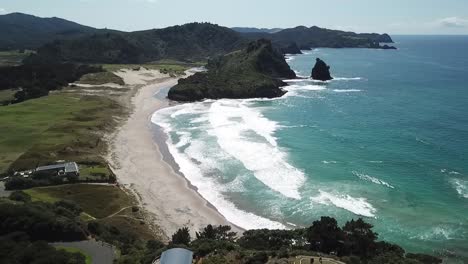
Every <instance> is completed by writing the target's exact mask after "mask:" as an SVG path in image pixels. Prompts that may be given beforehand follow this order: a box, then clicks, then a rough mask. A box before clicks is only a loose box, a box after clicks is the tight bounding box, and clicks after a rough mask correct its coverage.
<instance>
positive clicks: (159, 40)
mask: <svg viewBox="0 0 468 264" xmlns="http://www.w3.org/2000/svg"><path fill="white" fill-rule="evenodd" d="M244 43H246V41H245V40H244V39H243V38H242V37H241V36H240V35H239V34H238V33H237V32H235V31H233V30H231V29H229V28H225V27H221V26H218V25H215V24H210V23H190V24H185V25H182V26H173V27H168V28H164V29H153V30H146V31H137V32H130V33H124V32H105V33H100V32H98V33H95V34H92V35H88V36H84V37H79V38H75V39H65V40H64V39H62V40H56V41H54V42H52V43H49V44H46V45H44V46H43V47H41V48H39V49H38V51H37V56H36V59H40V60H41V61H44V60H46V61H47V60H54V61H57V60H58V61H74V62H86V63H145V62H151V61H157V60H161V59H172V60H179V61H202V60H207V59H209V58H211V57H214V56H217V55H221V54H226V53H228V52H231V51H233V50H235V49H238V48H239V47H241V46H242V45H243V44H244Z"/></svg>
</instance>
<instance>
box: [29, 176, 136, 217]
mask: <svg viewBox="0 0 468 264" xmlns="http://www.w3.org/2000/svg"><path fill="white" fill-rule="evenodd" d="M25 192H26V193H28V194H29V195H31V197H32V199H33V201H44V202H55V201H59V200H69V201H73V202H75V203H76V204H78V205H79V206H80V207H81V208H82V209H83V211H84V212H85V213H87V214H89V215H91V216H92V217H95V218H98V219H99V218H105V217H107V216H110V215H112V214H114V213H116V212H118V211H119V210H120V209H122V208H125V207H128V206H131V205H133V204H134V201H132V199H131V198H130V196H128V195H127V194H126V193H125V192H123V191H122V190H121V189H119V188H118V187H115V186H108V185H91V184H70V185H61V186H52V187H41V188H33V189H29V190H26V191H25Z"/></svg>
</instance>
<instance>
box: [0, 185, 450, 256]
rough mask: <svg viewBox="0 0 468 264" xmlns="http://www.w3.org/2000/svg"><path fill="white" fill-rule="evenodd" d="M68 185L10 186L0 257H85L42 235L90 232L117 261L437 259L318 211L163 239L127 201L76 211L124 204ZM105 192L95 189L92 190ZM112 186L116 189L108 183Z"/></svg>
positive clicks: (61, 237) (0, 212) (76, 236)
mask: <svg viewBox="0 0 468 264" xmlns="http://www.w3.org/2000/svg"><path fill="white" fill-rule="evenodd" d="M69 186H70V187H69V190H68V191H66V192H62V191H59V190H58V188H57V189H56V190H52V189H53V188H39V189H33V191H28V192H21V191H18V192H15V193H13V194H12V195H11V196H10V198H9V199H5V198H3V199H0V243H2V245H4V246H5V247H4V248H8V249H11V251H5V250H0V259H2V258H3V259H8V258H9V257H11V256H18V257H20V258H22V257H25V258H31V256H30V255H34V254H35V253H34V252H32V251H31V252H29V251H25V252H24V254H25V256H23V255H22V254H16V252H17V251H16V250H17V249H15V248H16V247H17V246H18V245H23V246H24V247H26V248H38V247H41V248H44V250H47V252H50V254H52V255H54V256H55V255H60V256H62V257H63V261H60V262H56V263H85V262H84V261H86V257H85V255H83V254H80V252H71V251H70V250H68V251H66V250H58V251H57V249H54V248H51V247H49V246H48V245H47V244H46V243H44V242H54V241H79V240H85V239H87V237H88V236H89V235H91V236H93V237H95V238H96V239H98V240H102V241H105V242H108V243H111V244H113V245H115V246H117V248H118V250H119V252H120V258H118V260H117V263H142V264H146V263H148V264H149V263H152V262H153V261H154V259H156V258H158V257H159V256H160V255H161V254H162V252H163V251H165V250H167V249H169V248H173V247H183V248H188V249H190V250H192V251H193V252H194V255H195V257H196V259H201V260H202V261H203V263H239V264H241V263H288V261H289V260H291V259H293V258H294V257H295V256H318V255H321V256H324V257H328V258H331V259H335V260H340V261H343V262H345V263H353V264H354V263H356V264H357V263H363V264H364V263H366V264H367V263H372V264H373V263H376V264H377V263H381V264H382V263H383V264H385V263H388V264H390V263H408V264H438V263H441V260H440V259H438V258H436V257H433V256H430V255H425V254H411V253H406V252H405V251H404V250H403V249H402V248H401V247H399V246H398V245H395V244H391V243H388V242H384V241H379V240H378V235H377V234H376V233H375V232H374V231H373V230H372V225H371V224H368V223H366V222H365V221H363V220H362V219H357V220H351V221H348V222H346V223H345V224H344V225H343V226H342V227H340V226H338V224H337V222H336V220H335V219H333V218H331V217H322V218H321V219H319V220H317V221H314V222H313V223H312V225H311V226H309V227H306V228H300V229H295V230H267V229H260V230H248V231H245V232H244V233H243V234H242V235H240V234H236V233H235V232H232V231H231V227H230V226H213V225H208V226H206V227H205V228H203V229H202V230H199V231H198V232H195V237H191V232H190V230H189V228H187V227H182V228H180V229H179V230H178V231H177V232H176V233H175V234H174V235H173V236H172V240H171V241H170V242H169V243H165V242H164V240H163V239H162V238H161V237H158V236H155V235H154V233H153V231H152V230H150V229H149V227H148V226H147V225H146V224H144V223H143V222H142V221H141V220H140V221H139V222H138V221H134V220H138V214H139V210H137V208H135V207H133V206H132V207H131V208H128V209H130V210H129V211H126V207H122V208H121V209H120V210H118V209H117V208H114V209H116V210H117V211H116V212H114V213H112V214H110V215H107V216H104V214H102V215H99V214H98V213H96V212H94V215H95V216H98V215H99V216H100V217H99V218H95V217H92V218H88V219H84V218H83V217H82V215H83V213H91V212H93V210H96V209H97V207H99V206H97V207H96V208H92V207H93V204H104V202H103V201H111V202H114V204H116V205H117V203H118V202H119V203H123V204H122V205H120V206H124V205H125V203H126V202H125V201H123V202H122V200H119V199H116V200H115V201H112V198H111V196H113V195H111V196H108V195H107V196H105V197H101V196H100V197H89V196H90V195H89V194H87V195H86V196H88V197H85V195H84V194H83V195H81V194H79V193H80V192H81V188H83V187H80V185H69ZM62 187H65V186H62ZM86 188H88V187H86ZM89 188H98V187H97V186H92V187H89ZM99 188H115V187H110V186H101V187H99ZM70 192H72V193H71V194H69V193H70ZM108 192H109V191H108V190H107V191H106V190H104V189H101V190H99V192H94V193H93V194H99V193H108ZM115 192H118V189H115V190H112V191H110V193H115ZM30 194H31V196H30ZM47 196H54V198H53V199H50V198H48V197H47ZM62 199H67V200H62ZM131 204H132V203H131V202H130V203H127V204H126V205H131ZM82 206H84V207H82ZM122 209H124V210H122ZM107 213H110V211H108V212H107ZM107 213H106V214H107ZM13 254H15V255H13ZM67 261H68V262H67ZM7 263H8V262H7ZM20 263H25V262H20Z"/></svg>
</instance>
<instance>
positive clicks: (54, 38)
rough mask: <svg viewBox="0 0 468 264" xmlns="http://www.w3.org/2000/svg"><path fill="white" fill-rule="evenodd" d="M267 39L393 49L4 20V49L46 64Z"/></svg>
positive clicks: (172, 54)
mask: <svg viewBox="0 0 468 264" xmlns="http://www.w3.org/2000/svg"><path fill="white" fill-rule="evenodd" d="M262 38H264V39H269V40H271V41H272V43H273V46H274V47H275V48H276V49H278V50H280V51H281V52H283V53H300V50H304V49H311V48H315V47H331V48H391V47H388V46H380V43H384V42H385V43H388V42H392V39H391V37H390V36H389V35H387V34H376V33H364V34H357V33H354V32H345V31H339V30H330V29H324V28H319V27H315V26H314V27H310V28H307V27H304V26H299V27H295V28H289V29H284V30H281V29H264V28H260V29H259V28H240V27H237V28H234V30H233V29H230V28H226V27H222V26H218V25H215V24H210V23H190V24H185V25H180V26H172V27H168V28H163V29H153V30H144V31H136V32H120V31H115V30H107V29H95V28H92V27H87V26H83V25H80V24H77V23H75V22H71V21H67V20H64V19H61V18H55V17H54V18H40V17H35V16H32V15H26V14H21V13H12V14H8V15H2V16H0V50H1V49H34V50H37V51H38V52H37V56H34V59H39V60H40V61H42V62H43V61H45V62H55V63H56V62H63V61H73V62H82V63H147V62H152V61H157V60H162V59H172V60H179V61H189V62H193V61H206V60H208V59H210V58H213V57H216V56H218V55H223V54H226V53H229V52H232V51H234V50H238V49H240V48H242V47H246V46H247V44H248V43H249V42H250V41H252V40H258V39H262Z"/></svg>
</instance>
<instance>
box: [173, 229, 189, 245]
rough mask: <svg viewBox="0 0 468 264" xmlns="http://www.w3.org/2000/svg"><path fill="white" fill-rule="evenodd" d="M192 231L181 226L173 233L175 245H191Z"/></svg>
mask: <svg viewBox="0 0 468 264" xmlns="http://www.w3.org/2000/svg"><path fill="white" fill-rule="evenodd" d="M190 240H191V237H190V231H189V229H188V227H183V228H179V230H177V231H176V232H175V233H174V234H173V235H172V244H175V245H187V246H188V245H189V244H190Z"/></svg>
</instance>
